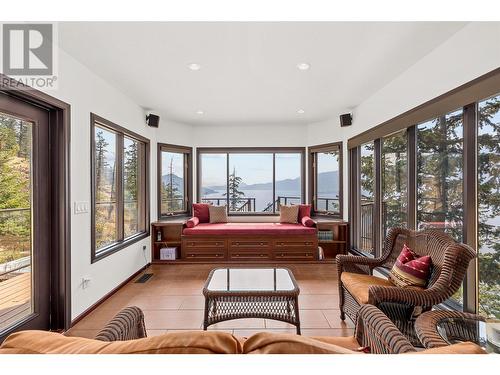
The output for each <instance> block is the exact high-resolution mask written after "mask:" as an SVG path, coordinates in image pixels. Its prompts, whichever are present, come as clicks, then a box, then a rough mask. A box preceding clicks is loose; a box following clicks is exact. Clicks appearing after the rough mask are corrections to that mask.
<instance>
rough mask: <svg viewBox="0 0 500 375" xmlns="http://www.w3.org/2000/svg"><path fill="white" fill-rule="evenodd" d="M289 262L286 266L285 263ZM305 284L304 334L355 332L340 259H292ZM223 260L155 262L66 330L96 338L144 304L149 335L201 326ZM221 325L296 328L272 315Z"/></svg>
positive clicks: (246, 332) (239, 330)
mask: <svg viewBox="0 0 500 375" xmlns="http://www.w3.org/2000/svg"><path fill="white" fill-rule="evenodd" d="M283 266H284V265H283ZM286 266H287V267H288V268H290V269H291V270H292V272H293V274H294V276H295V278H296V280H297V282H298V284H299V287H300V296H299V308H300V321H301V329H302V335H304V336H350V335H352V334H353V329H354V325H353V324H352V322H351V321H349V320H348V319H346V321H345V322H342V321H341V320H340V318H339V316H340V313H339V305H338V299H339V297H338V282H337V271H336V266H335V264H290V265H286ZM215 267H217V265H213V264H212V265H205V264H204V265H181V264H179V265H177V264H176V265H153V266H151V267H150V268H149V269H148V270H147V271H146V272H152V273H153V274H154V276H153V277H152V278H151V279H149V281H148V282H146V283H145V284H138V283H134V281H135V279H134V280H133V281H131V282H129V283H128V284H127V285H125V286H124V287H123V288H121V289H120V290H119V291H117V292H116V293H115V294H113V295H112V296H111V297H110V298H108V299H107V300H106V301H105V302H104V303H102V304H101V305H100V306H99V307H98V308H96V309H95V310H94V311H93V312H92V313H90V314H89V315H88V316H86V317H85V318H84V319H82V320H81V321H80V322H78V323H77V324H76V325H75V326H74V327H72V328H71V329H70V330H69V331H68V332H67V333H66V334H67V335H70V336H82V337H89V338H93V337H94V336H95V335H96V333H97V332H98V331H99V329H100V328H102V327H103V326H104V325H105V324H106V323H107V322H108V321H109V320H110V319H111V318H112V317H113V316H114V315H115V314H116V313H117V312H118V311H120V309H122V308H124V307H126V306H138V307H140V308H141V309H142V310H143V311H144V316H145V323H146V328H147V333H148V335H149V336H153V335H160V334H163V333H166V332H172V331H180V330H201V329H202V323H203V307H204V297H203V295H202V289H203V285H204V283H205V281H206V279H207V276H208V273H209V272H210V270H211V269H212V268H215ZM208 329H209V330H221V331H226V332H230V333H233V334H234V335H236V336H242V337H248V336H251V335H252V334H254V333H256V332H262V331H272V332H282V333H295V327H294V326H292V325H289V324H287V323H283V322H279V321H273V320H268V319H238V320H232V321H226V322H222V323H218V324H214V325H212V326H210V327H209V328H208Z"/></svg>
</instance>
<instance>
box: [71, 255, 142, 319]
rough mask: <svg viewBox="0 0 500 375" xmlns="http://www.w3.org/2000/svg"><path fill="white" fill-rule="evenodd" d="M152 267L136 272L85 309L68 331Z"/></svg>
mask: <svg viewBox="0 0 500 375" xmlns="http://www.w3.org/2000/svg"><path fill="white" fill-rule="evenodd" d="M150 265H151V263H148V264H146V265H145V266H143V267H141V269H139V270H138V271H137V272H134V273H133V274H132V275H131V276H129V277H128V278H127V279H125V280H124V281H122V282H121V283H120V284H118V285H117V286H116V287H115V288H113V289H112V290H111V291H110V292H108V293H106V294H105V295H104V296H102V297H101V298H99V299H98V300H97V302H94V303H93V304H92V305H91V306H90V307H88V308H87V309H85V311H83V312H82V313H81V314H80V315H78V316H77V317H76V318H75V319H73V320H71V324H70V326H69V327H68V329H69V328H72V327H74V326H75V325H76V324H77V323H78V322H80V321H81V320H82V319H83V318H85V317H86V316H87V315H89V314H90V313H91V312H92V311H94V310H95V309H96V308H98V307H99V305H101V304H102V303H103V302H104V301H106V300H107V299H108V298H109V297H111V296H112V295H113V294H115V293H116V292H118V291H119V290H120V289H121V288H123V287H124V286H125V285H126V284H128V283H129V282H130V281H132V280H133V279H135V278H136V277H137V276H139V274H140V273H141V272H143V271H144V270H146V269H147V268H148V267H149V266H150Z"/></svg>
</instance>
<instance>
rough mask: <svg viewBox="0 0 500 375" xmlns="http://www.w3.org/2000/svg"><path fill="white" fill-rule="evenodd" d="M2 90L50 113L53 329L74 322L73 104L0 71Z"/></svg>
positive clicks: (51, 325)
mask: <svg viewBox="0 0 500 375" xmlns="http://www.w3.org/2000/svg"><path fill="white" fill-rule="evenodd" d="M0 93H1V94H4V95H8V96H11V97H13V98H16V99H19V100H22V101H25V102H27V103H29V104H33V105H36V106H39V107H42V108H44V109H46V110H47V111H48V112H49V132H50V146H51V152H50V165H51V169H52V170H51V180H52V182H51V189H50V190H51V198H52V199H51V201H52V205H51V209H50V212H49V215H50V217H51V219H52V223H51V224H52V226H53V230H51V234H50V245H51V246H50V249H51V254H50V259H51V261H50V263H51V264H50V269H51V271H50V283H51V291H52V295H51V306H50V311H51V313H50V314H51V322H50V329H51V330H66V329H68V328H69V327H70V324H71V203H70V119H71V118H70V110H71V107H70V105H69V104H67V103H65V102H63V101H61V100H59V99H56V98H54V97H52V96H50V95H47V94H45V93H43V92H41V91H38V90H35V89H32V88H29V87H27V86H25V85H23V84H21V83H19V82H18V81H16V80H14V79H12V78H10V77H8V76H6V75H4V74H2V73H0Z"/></svg>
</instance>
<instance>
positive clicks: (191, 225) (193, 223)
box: [186, 216, 200, 228]
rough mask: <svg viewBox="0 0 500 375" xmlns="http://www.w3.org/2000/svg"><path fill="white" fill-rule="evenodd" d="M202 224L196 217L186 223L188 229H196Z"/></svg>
mask: <svg viewBox="0 0 500 375" xmlns="http://www.w3.org/2000/svg"><path fill="white" fill-rule="evenodd" d="M199 223H200V219H198V218H197V217H196V216H194V217H192V218H191V219H189V220H188V221H186V227H187V228H194V227H195V226H197V225H198V224H199Z"/></svg>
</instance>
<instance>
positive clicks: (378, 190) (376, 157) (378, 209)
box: [373, 138, 384, 257]
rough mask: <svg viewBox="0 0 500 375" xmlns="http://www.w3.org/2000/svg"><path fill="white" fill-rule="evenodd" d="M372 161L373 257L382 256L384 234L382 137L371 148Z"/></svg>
mask: <svg viewBox="0 0 500 375" xmlns="http://www.w3.org/2000/svg"><path fill="white" fill-rule="evenodd" d="M373 162H374V163H375V165H374V171H373V173H374V174H375V181H374V183H375V186H374V192H373V198H374V200H375V203H374V206H373V209H374V213H373V242H374V244H373V251H374V254H375V257H380V256H382V250H383V249H382V241H383V238H384V236H383V235H382V231H383V225H382V194H383V192H382V139H381V138H379V139H377V140H375V142H374V148H373Z"/></svg>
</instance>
